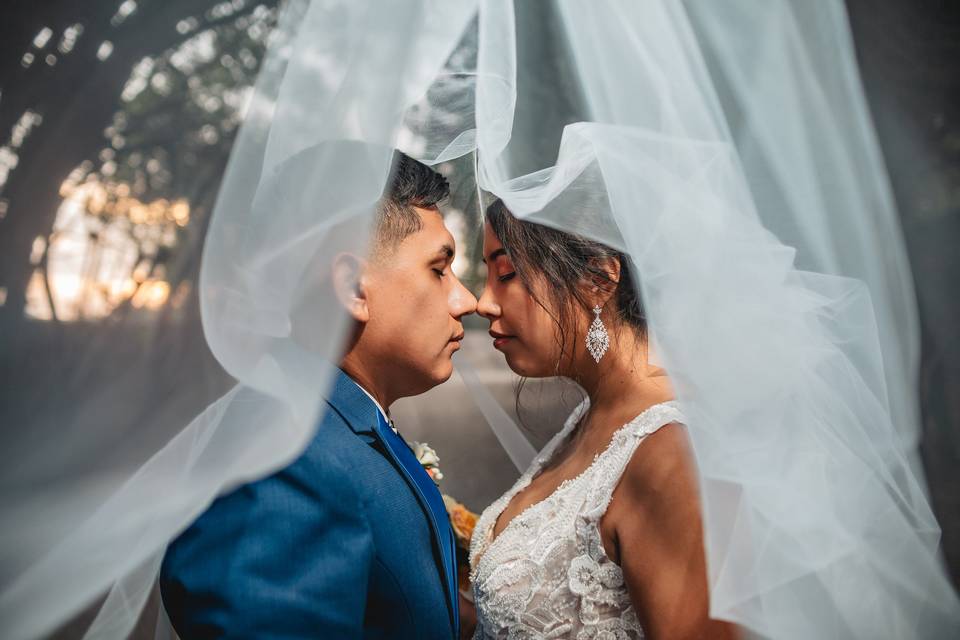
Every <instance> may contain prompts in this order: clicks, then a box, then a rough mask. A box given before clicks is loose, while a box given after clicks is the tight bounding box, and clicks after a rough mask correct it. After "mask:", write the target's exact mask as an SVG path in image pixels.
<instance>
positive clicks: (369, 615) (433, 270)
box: [160, 152, 477, 640]
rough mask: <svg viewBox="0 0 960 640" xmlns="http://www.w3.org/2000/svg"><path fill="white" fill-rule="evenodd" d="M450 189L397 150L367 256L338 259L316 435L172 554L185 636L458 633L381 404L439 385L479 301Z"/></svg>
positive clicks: (426, 509)
mask: <svg viewBox="0 0 960 640" xmlns="http://www.w3.org/2000/svg"><path fill="white" fill-rule="evenodd" d="M448 191H449V187H448V185H447V182H446V180H445V179H444V178H443V177H442V176H440V175H439V174H437V173H435V172H434V171H432V170H431V169H430V168H428V167H426V166H424V165H422V164H420V163H419V162H416V161H414V160H412V159H410V158H408V157H407V156H405V155H403V154H401V153H399V152H395V154H394V161H393V171H392V178H391V182H390V184H389V186H388V188H387V190H386V192H385V194H384V196H383V197H382V198H381V201H380V203H379V205H378V207H377V220H376V226H375V230H374V232H373V239H372V242H371V245H372V248H371V251H370V254H369V255H368V256H364V257H357V256H351V255H348V254H339V255H337V256H336V257H335V258H333V269H332V272H331V273H332V276H331V277H332V280H333V282H332V283H331V284H332V285H333V287H334V290H335V292H336V294H337V297H338V299H339V300H340V302H341V303H342V304H343V305H344V306H345V308H346V310H347V312H348V313H349V314H350V316H351V318H352V323H353V327H352V331H351V335H350V339H349V342H348V344H347V346H346V349H345V351H344V354H343V357H342V360H341V361H340V363H339V368H337V369H335V370H334V371H335V374H334V378H335V379H334V380H333V384H332V388H331V389H330V391H329V392H328V393H327V394H326V398H325V399H326V405H325V407H324V408H325V413H324V414H323V416H322V417H321V419H320V423H319V425H318V426H317V431H316V435H315V436H314V438H313V440H312V441H311V442H310V443H309V444H308V445H307V448H306V450H305V451H304V452H303V454H302V455H301V456H300V457H299V458H298V459H297V460H295V461H294V462H293V463H292V464H291V465H290V466H288V467H286V468H285V469H282V470H280V471H278V472H276V473H275V474H274V475H272V476H269V477H267V478H265V479H262V480H259V481H256V482H252V483H250V484H247V485H244V486H242V487H240V488H239V489H236V490H235V491H233V492H232V493H229V494H227V495H225V496H223V497H221V498H219V499H218V500H217V501H216V502H214V504H213V505H212V506H211V507H210V508H209V509H208V510H207V511H206V512H205V513H204V514H203V515H202V516H201V517H200V518H199V519H198V520H197V521H196V522H194V523H193V524H192V525H191V526H190V527H189V528H188V529H187V530H186V531H185V532H184V533H183V534H182V535H181V536H180V537H179V538H178V539H177V540H175V541H174V542H173V543H172V544H171V545H170V547H169V549H168V550H167V554H166V557H165V558H164V561H163V566H162V569H161V576H160V586H161V593H162V596H163V602H164V606H165V608H166V610H167V612H168V614H169V616H170V620H171V622H172V623H173V626H174V628H175V629H176V631H177V633H178V634H179V635H180V637H181V638H183V640H188V639H191V638H221V637H230V638H240V637H242V638H361V637H362V638H444V639H447V638H454V637H457V636H458V634H459V617H458V616H459V606H458V590H457V576H456V557H455V549H454V538H453V533H452V530H451V527H450V523H449V520H448V518H447V514H446V510H445V509H444V505H443V501H442V499H441V497H440V493H439V492H438V491H437V488H436V486H435V485H434V483H433V481H432V480H431V479H430V476H428V475H427V473H426V472H425V471H424V469H423V468H422V467H421V466H420V464H419V463H418V462H417V460H416V458H415V457H414V455H413V454H412V452H411V451H410V449H409V447H408V446H407V444H406V443H405V442H404V440H403V438H402V436H401V435H399V434H398V433H397V432H396V431H395V430H394V428H393V424H392V423H391V422H390V419H389V414H388V413H387V410H388V409H389V407H390V405H391V403H392V402H393V401H394V400H396V399H398V398H402V397H405V396H413V395H417V394H420V393H423V392H424V391H427V390H428V389H430V388H431V387H434V386H436V385H438V384H440V383H441V382H444V381H445V380H447V379H448V378H449V377H450V375H451V373H452V371H453V365H452V363H451V360H450V357H451V355H452V354H453V352H454V351H456V350H457V349H458V348H459V346H460V340H461V338H462V337H463V326H462V324H461V322H460V319H461V317H462V316H464V315H465V314H469V313H472V312H473V311H474V310H475V309H476V304H477V301H476V299H475V298H474V297H473V296H472V295H471V294H470V292H469V291H467V290H466V289H465V288H464V286H463V285H462V284H461V283H460V281H459V280H458V279H457V278H456V276H454V275H453V273H452V272H451V270H450V263H451V261H452V260H453V256H454V240H453V237H452V236H451V235H450V232H449V231H448V230H447V228H446V227H445V226H444V223H443V219H442V217H441V214H440V211H439V210H438V209H437V203H438V202H439V201H440V200H442V199H443V198H445V197H446V196H447V195H448Z"/></svg>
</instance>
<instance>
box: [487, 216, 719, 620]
mask: <svg viewBox="0 0 960 640" xmlns="http://www.w3.org/2000/svg"><path fill="white" fill-rule="evenodd" d="M483 255H484V261H485V262H486V265H487V278H486V286H485V287H484V290H483V295H482V296H481V297H480V300H479V304H478V308H477V311H478V313H480V314H481V315H483V316H484V317H485V318H486V319H487V320H489V322H490V335H491V336H492V337H493V339H494V347H495V348H496V349H498V350H499V351H501V352H502V353H503V355H504V357H505V358H506V361H507V364H508V365H509V366H510V368H511V369H512V370H513V371H514V372H516V373H517V374H520V375H522V376H528V377H547V376H565V377H568V378H571V379H573V380H575V381H576V382H577V383H579V384H580V385H581V386H582V387H583V388H584V389H585V390H586V392H587V395H588V398H587V399H585V400H584V401H583V402H582V403H581V405H580V406H579V407H577V409H575V410H574V412H573V414H571V416H570V417H569V418H568V419H567V421H566V424H565V425H564V426H563V429H561V430H560V431H559V432H558V433H557V434H556V435H555V436H554V437H553V439H552V440H551V441H550V442H549V443H548V444H547V446H546V447H545V448H544V450H543V451H542V452H541V454H540V455H539V457H537V458H536V459H535V460H534V462H533V463H532V464H531V465H530V467H529V468H528V469H527V470H526V472H525V473H524V474H523V475H522V476H521V477H520V478H519V479H518V480H517V482H516V483H515V484H514V486H513V487H512V488H511V489H510V490H509V491H507V493H505V494H504V495H503V496H502V497H501V498H500V499H499V500H497V501H496V502H494V503H493V504H492V505H490V506H489V507H488V508H487V509H486V510H485V511H484V512H483V515H482V516H481V517H480V519H479V521H478V523H477V527H476V529H475V530H474V531H475V532H474V537H473V541H472V545H471V551H470V564H471V569H472V573H471V578H472V581H473V585H474V590H475V600H476V605H477V613H478V618H479V620H478V628H477V632H476V636H475V637H479V638H507V637H509V638H516V637H571V638H574V637H575V638H597V637H609V638H642V637H643V636H644V631H646V632H647V633H648V634H649V635H651V636H652V637H666V636H667V635H669V637H675V638H687V637H690V638H693V637H709V638H730V637H733V630H732V627H731V626H730V625H729V624H728V623H724V622H720V621H716V620H711V619H710V617H709V615H708V612H709V593H708V588H707V572H706V559H705V556H704V545H703V525H702V522H701V517H700V503H699V499H698V496H697V481H696V470H695V463H694V460H693V456H692V452H691V449H690V445H689V442H688V439H687V435H686V433H685V431H684V427H683V415H682V413H681V412H680V409H679V408H678V406H677V405H676V403H675V402H674V401H673V393H672V391H671V388H670V381H669V379H668V377H667V375H666V373H665V372H664V371H663V369H660V368H659V367H656V366H653V365H651V364H650V362H649V361H648V358H647V354H648V346H649V345H648V342H647V339H646V325H645V320H644V312H643V305H642V302H641V300H640V297H639V295H638V292H637V290H636V288H635V287H634V284H633V283H634V276H633V275H632V273H631V271H632V266H631V265H630V261H629V258H628V257H627V256H625V255H624V254H623V253H620V252H618V251H615V250H613V249H611V248H609V247H607V246H605V245H603V244H601V243H598V242H595V241H592V240H588V239H586V238H583V237H580V236H577V235H574V234H571V233H566V232H563V231H559V230H556V229H551V228H548V227H545V226H543V225H539V224H536V223H533V222H528V221H523V220H518V219H517V218H515V217H514V216H513V215H512V214H511V213H510V212H509V211H508V210H507V208H506V207H505V206H504V204H503V202H502V201H500V200H497V201H496V202H494V203H493V204H492V205H491V206H490V207H489V208H488V209H487V217H486V224H485V226H484V240H483ZM591 310H592V311H593V313H592V314H591ZM591 318H593V321H592V323H591ZM588 327H589V329H588Z"/></svg>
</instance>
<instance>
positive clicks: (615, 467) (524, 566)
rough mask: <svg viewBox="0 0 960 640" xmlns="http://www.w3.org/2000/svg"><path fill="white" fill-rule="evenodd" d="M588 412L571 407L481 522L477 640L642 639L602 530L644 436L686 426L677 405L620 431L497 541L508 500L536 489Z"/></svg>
mask: <svg viewBox="0 0 960 640" xmlns="http://www.w3.org/2000/svg"><path fill="white" fill-rule="evenodd" d="M588 406H589V404H588V401H584V402H583V403H582V404H581V405H580V406H579V407H577V408H576V409H575V410H574V411H573V413H572V414H571V415H570V417H569V418H567V421H566V423H565V424H564V427H563V429H562V430H561V431H560V433H558V434H557V435H555V436H554V437H553V439H551V440H550V442H549V443H548V444H547V446H546V447H544V449H543V451H542V452H541V453H540V455H539V456H537V458H536V459H535V460H534V461H533V463H532V464H531V465H530V468H528V469H527V471H526V472H525V473H524V474H523V475H522V476H520V478H519V479H518V480H517V482H516V483H515V484H514V485H513V487H512V488H511V489H510V490H509V491H507V493H505V494H504V495H503V496H501V497H500V499H499V500H497V501H496V502H494V503H493V504H491V505H490V506H489V507H487V509H486V510H485V511H484V512H483V514H482V515H481V516H480V519H479V520H478V521H477V526H476V529H475V532H474V535H473V540H472V541H471V544H470V567H471V574H470V579H471V581H472V582H473V589H474V599H475V602H476V607H477V630H476V633H475V635H474V639H475V640H476V639H478V638H480V639H486V638H508V639H510V640H513V639H519V638H576V639H577V640H588V639H593V638H596V639H600V638H609V639H611V640H612V639H616V640H620V639H626V638H643V630H642V629H641V627H640V623H639V620H638V619H637V614H636V611H634V608H633V605H632V604H631V601H630V596H629V594H628V593H627V588H626V585H625V584H624V581H623V572H622V571H621V570H620V567H619V566H618V565H617V564H616V563H614V562H613V561H612V560H610V558H608V557H607V554H606V551H605V550H604V548H603V542H602V541H601V539H600V529H599V524H600V519H601V518H602V517H603V514H604V513H605V512H606V510H607V505H608V504H609V502H610V497H611V495H612V494H613V490H614V489H615V488H616V486H617V483H618V482H619V480H620V476H621V475H623V471H624V469H625V468H626V466H627V463H628V462H629V461H630V458H631V456H632V455H633V452H634V451H636V449H637V447H638V446H639V445H640V443H641V442H643V440H644V438H646V437H647V436H648V435H650V434H651V433H653V432H654V431H656V430H657V429H659V428H660V427H662V426H663V425H666V424H670V423H672V422H683V415H682V414H681V413H680V410H679V409H678V407H677V405H676V404H675V403H673V402H665V403H661V404H656V405H653V406H652V407H650V408H648V409H647V410H646V411H644V412H643V413H641V414H640V415H639V416H637V417H636V418H634V419H633V420H631V421H630V422H628V423H627V424H625V425H623V426H622V427H620V428H619V429H618V430H617V431H616V433H614V435H613V438H612V439H611V441H610V444H609V445H608V446H607V448H606V449H605V450H604V451H603V452H602V453H600V454H598V455H597V456H596V457H595V458H594V461H593V463H592V464H591V465H590V466H589V467H588V468H587V469H586V470H584V471H583V473H581V474H580V475H578V476H576V477H575V478H571V479H568V480H565V481H564V482H563V483H562V484H561V485H560V486H559V487H557V489H556V491H554V492H553V493H552V494H550V495H549V496H547V497H546V498H545V499H543V500H541V501H540V502H537V503H534V504H532V505H530V506H529V507H527V508H526V509H524V510H523V511H522V512H521V513H520V514H519V515H517V516H516V517H515V518H514V519H513V520H511V521H510V522H509V523H508V524H507V526H506V527H505V528H504V529H503V531H501V532H500V535H498V536H497V537H496V538H494V537H493V529H494V525H495V524H496V521H497V518H498V517H499V516H500V514H501V513H502V512H503V510H504V509H505V508H506V506H507V504H508V503H509V502H510V500H511V499H513V497H514V496H515V495H517V494H518V493H519V492H520V491H522V490H523V489H524V488H526V487H527V486H528V485H529V484H530V481H531V480H532V479H533V478H534V477H535V476H536V475H537V473H538V472H539V471H540V469H541V468H542V467H543V465H544V463H545V462H546V461H548V460H549V459H550V457H551V456H552V455H553V452H554V450H555V449H556V447H557V446H558V445H559V443H561V442H563V441H564V439H565V438H566V437H567V435H568V434H569V433H570V431H571V430H572V429H573V428H574V427H575V426H576V424H577V423H578V422H579V420H580V418H581V416H582V415H583V414H584V412H585V411H586V410H587V408H588Z"/></svg>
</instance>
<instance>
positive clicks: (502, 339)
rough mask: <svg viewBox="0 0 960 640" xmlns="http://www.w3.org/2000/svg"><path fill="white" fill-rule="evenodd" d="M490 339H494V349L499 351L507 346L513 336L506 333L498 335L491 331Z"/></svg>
mask: <svg viewBox="0 0 960 640" xmlns="http://www.w3.org/2000/svg"><path fill="white" fill-rule="evenodd" d="M489 333H490V337H491V338H493V348H494V349H499V348H500V347H502V346H503V345H505V344H507V342H509V341H510V338H512V337H513V336H508V335H506V334H504V333H497V332H496V331H490V332H489Z"/></svg>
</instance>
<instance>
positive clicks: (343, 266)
mask: <svg viewBox="0 0 960 640" xmlns="http://www.w3.org/2000/svg"><path fill="white" fill-rule="evenodd" d="M366 268H367V262H366V260H362V259H360V258H358V257H357V256H355V255H354V254H352V253H339V254H337V256H336V257H335V258H334V259H333V269H332V274H333V290H334V292H335V293H336V295H337V299H338V300H339V301H340V304H342V305H343V307H344V309H346V310H347V313H349V314H350V316H351V317H352V318H353V319H354V320H356V321H357V322H361V323H366V322H367V321H369V320H370V308H369V307H368V306H367V291H366V282H365V278H364V273H365V272H366Z"/></svg>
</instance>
